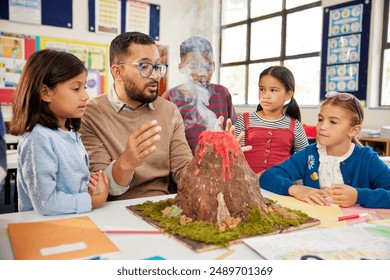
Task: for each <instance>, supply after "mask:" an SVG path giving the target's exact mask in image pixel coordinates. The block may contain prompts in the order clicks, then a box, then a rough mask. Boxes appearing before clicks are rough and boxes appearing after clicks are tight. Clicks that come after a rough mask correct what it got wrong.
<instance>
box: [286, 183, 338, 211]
mask: <svg viewBox="0 0 390 280" xmlns="http://www.w3.org/2000/svg"><path fill="white" fill-rule="evenodd" d="M288 193H289V194H290V195H291V196H293V197H295V198H296V199H299V200H302V201H305V202H307V203H309V204H311V205H321V206H324V205H330V203H329V201H328V200H326V197H327V196H328V194H327V193H326V191H324V190H319V189H315V188H310V187H306V186H300V185H292V186H291V187H290V188H289V189H288Z"/></svg>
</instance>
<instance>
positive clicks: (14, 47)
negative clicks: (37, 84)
mask: <svg viewBox="0 0 390 280" xmlns="http://www.w3.org/2000/svg"><path fill="white" fill-rule="evenodd" d="M36 50H37V37H36V36H28V35H22V34H15V33H4V32H0V103H3V104H10V103H11V102H12V96H13V94H14V92H15V88H16V84H17V82H18V81H19V78H20V75H21V73H22V69H23V67H24V64H25V63H26V60H27V59H28V58H29V57H30V55H32V54H33V53H34V52H35V51H36Z"/></svg>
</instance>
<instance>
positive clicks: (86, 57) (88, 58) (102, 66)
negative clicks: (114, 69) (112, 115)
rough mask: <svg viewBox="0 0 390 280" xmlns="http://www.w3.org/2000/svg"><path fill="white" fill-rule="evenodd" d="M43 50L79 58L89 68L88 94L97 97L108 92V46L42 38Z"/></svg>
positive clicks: (41, 45) (41, 46)
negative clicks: (66, 53)
mask: <svg viewBox="0 0 390 280" xmlns="http://www.w3.org/2000/svg"><path fill="white" fill-rule="evenodd" d="M40 48H41V49H48V48H50V49H56V50H60V51H66V52H69V53H72V54H74V55H75V56H77V57H78V58H79V59H80V60H81V61H82V62H83V63H84V64H85V66H86V67H87V69H88V77H87V92H88V94H89V97H90V98H92V97H95V96H97V95H99V94H102V93H104V92H106V91H107V87H108V85H107V82H108V68H109V66H108V61H107V60H108V45H107V44H95V43H87V42H79V41H72V40H65V39H57V38H49V37H40Z"/></svg>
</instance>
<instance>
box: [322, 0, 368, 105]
mask: <svg viewBox="0 0 390 280" xmlns="http://www.w3.org/2000/svg"><path fill="white" fill-rule="evenodd" d="M353 3H354V4H351V2H347V3H343V4H340V5H336V6H331V7H326V8H324V22H323V41H322V50H323V51H322V57H321V65H322V67H321V95H320V96H321V99H324V98H325V94H326V92H328V91H339V92H349V93H351V94H353V95H355V96H356V97H357V98H358V99H360V100H361V101H365V100H366V87H367V70H368V43H369V28H370V12H371V2H370V1H363V0H358V1H354V2H353Z"/></svg>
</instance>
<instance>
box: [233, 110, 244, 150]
mask: <svg viewBox="0 0 390 280" xmlns="http://www.w3.org/2000/svg"><path fill="white" fill-rule="evenodd" d="M234 126H235V134H236V138H237V137H238V136H239V135H240V133H241V132H244V137H242V139H241V141H240V145H241V147H244V146H245V124H244V118H243V116H242V114H241V115H240V116H239V117H238V119H237V120H236V124H235V125H234Z"/></svg>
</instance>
